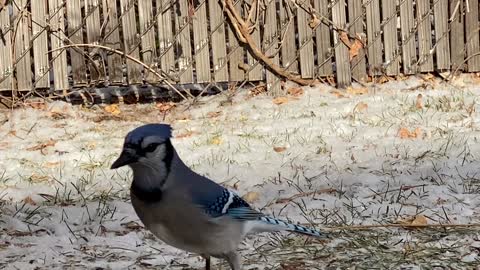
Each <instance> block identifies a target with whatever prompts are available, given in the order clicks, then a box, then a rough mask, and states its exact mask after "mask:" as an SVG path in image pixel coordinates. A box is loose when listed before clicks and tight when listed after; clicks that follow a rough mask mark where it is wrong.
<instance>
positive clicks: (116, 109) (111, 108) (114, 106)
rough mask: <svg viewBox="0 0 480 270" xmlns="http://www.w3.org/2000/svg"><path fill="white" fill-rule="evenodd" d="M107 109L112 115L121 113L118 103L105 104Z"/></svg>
mask: <svg viewBox="0 0 480 270" xmlns="http://www.w3.org/2000/svg"><path fill="white" fill-rule="evenodd" d="M104 109H105V111H106V112H108V113H110V114H112V115H119V114H120V112H121V111H120V107H118V104H111V105H107V106H105V108H104Z"/></svg>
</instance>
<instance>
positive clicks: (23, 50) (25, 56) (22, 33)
mask: <svg viewBox="0 0 480 270" xmlns="http://www.w3.org/2000/svg"><path fill="white" fill-rule="evenodd" d="M13 16H14V17H15V21H14V23H15V27H16V29H15V32H14V33H15V35H14V37H13V38H14V41H13V44H14V56H13V57H14V59H15V62H16V65H15V70H16V75H17V76H16V79H17V90H19V91H28V90H31V89H32V72H31V61H30V48H29V47H30V31H29V29H28V28H29V27H28V26H29V25H28V24H29V20H30V16H29V12H28V10H27V0H16V2H15V5H13Z"/></svg>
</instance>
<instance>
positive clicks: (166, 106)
mask: <svg viewBox="0 0 480 270" xmlns="http://www.w3.org/2000/svg"><path fill="white" fill-rule="evenodd" d="M155 107H157V108H158V110H159V111H160V112H162V113H165V112H168V111H170V110H171V109H173V108H174V107H175V103H173V102H159V103H157V104H155Z"/></svg>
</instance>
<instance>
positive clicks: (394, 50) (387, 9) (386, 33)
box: [382, 0, 400, 76]
mask: <svg viewBox="0 0 480 270" xmlns="http://www.w3.org/2000/svg"><path fill="white" fill-rule="evenodd" d="M382 20H383V21H382V24H383V25H384V28H383V43H384V47H385V66H386V67H385V73H386V74H387V75H389V76H394V75H398V73H399V72H400V66H399V62H400V61H399V56H400V54H399V51H398V35H397V0H386V1H383V2H382Z"/></svg>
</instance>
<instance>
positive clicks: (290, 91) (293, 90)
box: [287, 87, 303, 97]
mask: <svg viewBox="0 0 480 270" xmlns="http://www.w3.org/2000/svg"><path fill="white" fill-rule="evenodd" d="M287 93H288V94H289V95H291V96H294V97H298V96H301V95H303V89H302V88H300V87H292V88H289V89H288V90H287Z"/></svg>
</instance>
